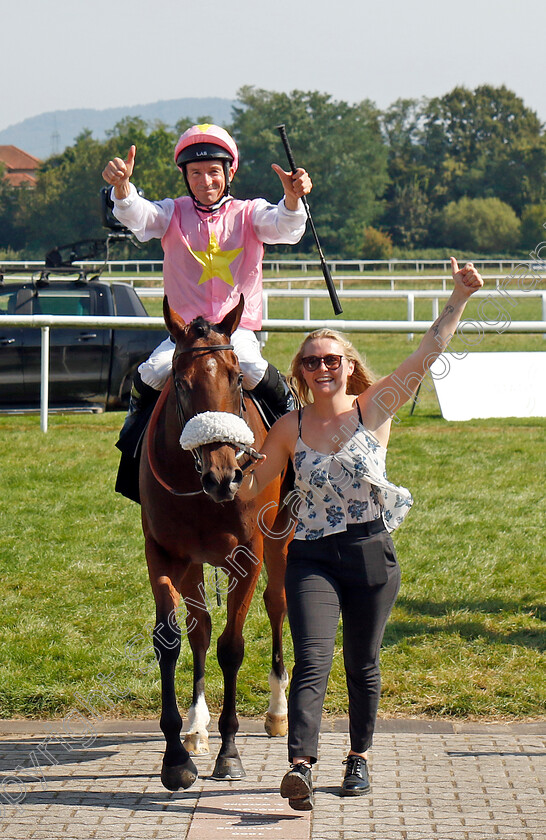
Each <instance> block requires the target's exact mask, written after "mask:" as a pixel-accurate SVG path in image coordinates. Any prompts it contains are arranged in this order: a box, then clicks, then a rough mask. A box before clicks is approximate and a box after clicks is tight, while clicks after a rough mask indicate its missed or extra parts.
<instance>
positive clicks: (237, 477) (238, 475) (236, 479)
mask: <svg viewBox="0 0 546 840" xmlns="http://www.w3.org/2000/svg"><path fill="white" fill-rule="evenodd" d="M242 480H243V471H242V470H240V469H239V468H238V467H237V469H235V470H233V482H232V483H233V484H236V485H237V487H239V486H240V485H241V482H242Z"/></svg>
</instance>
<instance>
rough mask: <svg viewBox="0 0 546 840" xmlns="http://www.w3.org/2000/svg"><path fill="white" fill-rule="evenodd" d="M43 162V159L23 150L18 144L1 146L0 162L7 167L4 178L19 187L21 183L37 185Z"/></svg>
mask: <svg viewBox="0 0 546 840" xmlns="http://www.w3.org/2000/svg"><path fill="white" fill-rule="evenodd" d="M41 163H42V161H41V160H39V159H38V158H36V157H34V156H33V155H29V154H28V153H27V152H23V150H22V149H18V148H17V146H0V164H4V166H5V168H6V171H5V173H4V178H5V180H6V181H9V182H10V184H12V185H13V186H14V187H19V186H21V184H29V185H30V186H35V184H36V176H37V172H38V168H39V166H40V164H41Z"/></svg>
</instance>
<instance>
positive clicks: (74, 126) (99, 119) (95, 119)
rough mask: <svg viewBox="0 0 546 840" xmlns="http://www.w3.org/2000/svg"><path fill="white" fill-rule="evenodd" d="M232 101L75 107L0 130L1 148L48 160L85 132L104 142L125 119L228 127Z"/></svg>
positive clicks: (170, 100)
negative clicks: (206, 121) (204, 121)
mask: <svg viewBox="0 0 546 840" xmlns="http://www.w3.org/2000/svg"><path fill="white" fill-rule="evenodd" d="M233 104H234V101H233V100H231V99H217V98H213V97H209V98H205V99H196V98H188V99H168V100H163V101H160V102H153V103H151V104H149V105H131V106H125V107H123V106H122V107H119V108H105V109H104V110H100V111H99V110H96V109H93V108H72V109H70V110H67V111H49V112H47V113H45V114H39V115H38V116H36V117H29V118H28V119H26V120H23V121H22V122H20V123H17V124H16V125H11V126H9V127H8V128H5V129H3V131H0V145H5V146H8V145H13V146H18V147H19V148H20V149H23V150H24V151H25V152H28V153H29V154H31V155H34V156H35V157H37V158H40V159H41V160H45V159H46V158H48V157H49V156H50V155H52V154H57V153H59V152H62V151H64V149H65V148H66V147H67V146H71V145H72V144H73V143H74V140H75V139H76V137H77V136H78V134H80V133H81V132H82V131H84V129H89V130H90V131H91V132H92V133H93V137H96V138H97V139H98V140H103V139H104V138H105V136H106V132H107V131H108V130H109V129H111V128H113V127H114V126H115V124H116V123H117V122H119V121H120V120H121V119H123V118H124V117H141V118H142V119H143V120H146V122H149V121H154V120H161V121H162V122H164V123H165V124H166V125H168V126H174V125H175V123H176V122H178V120H179V119H181V118H182V117H190V118H191V119H194V120H197V119H198V118H199V117H203V116H210V117H212V119H213V120H214V122H217V123H219V124H220V125H226V124H227V123H229V122H231V108H232V106H233Z"/></svg>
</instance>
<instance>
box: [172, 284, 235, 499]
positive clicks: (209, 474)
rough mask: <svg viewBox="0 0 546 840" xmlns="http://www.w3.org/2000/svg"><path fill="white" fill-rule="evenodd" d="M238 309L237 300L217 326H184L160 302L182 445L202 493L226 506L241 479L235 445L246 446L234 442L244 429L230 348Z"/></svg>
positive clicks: (198, 322)
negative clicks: (170, 340) (171, 351)
mask: <svg viewBox="0 0 546 840" xmlns="http://www.w3.org/2000/svg"><path fill="white" fill-rule="evenodd" d="M243 307H244V299H243V296H242V295H241V297H240V299H239V303H238V304H237V305H236V306H235V307H234V308H233V309H232V310H231V311H230V312H228V313H227V315H226V316H225V317H224V319H223V320H222V321H221V322H220V323H219V324H210V323H209V322H208V321H206V320H205V319H204V318H201V317H199V318H195V319H194V320H193V321H192V322H191V323H190V324H186V323H185V321H184V320H183V319H182V318H181V317H180V316H179V315H177V314H176V312H174V311H173V310H172V309H171V308H170V307H169V303H168V300H167V298H166V297H165V298H164V301H163V314H164V317H165V323H166V325H167V329H168V330H169V332H170V334H171V336H172V338H173V340H174V342H175V351H174V355H173V369H172V376H173V380H174V391H175V395H176V406H177V411H178V415H179V419H180V422H181V425H182V427H183V434H182V437H181V445H182V446H183V447H184V448H188V449H191V450H192V452H193V455H194V458H195V462H196V467H197V470H198V472H199V473H200V475H201V484H202V487H203V490H204V491H205V493H207V494H208V495H209V496H210V497H211V498H212V499H214V501H215V502H225V501H231V500H232V499H233V498H234V496H235V494H236V492H237V490H238V489H239V485H240V484H241V481H242V480H243V473H242V471H241V469H240V467H239V464H238V462H237V457H236V455H237V451H238V449H239V447H237V445H236V444H237V443H241V442H242V443H244V442H245V441H241V440H239V439H238V437H240V433H241V431H242V434H243V436H244V434H245V433H246V434H248V433H249V430H245V425H246V424H245V423H244V421H243V420H242V418H241V411H242V405H243V401H242V379H243V376H242V373H241V369H240V367H239V363H238V361H237V357H236V355H235V353H234V352H233V346H232V344H231V343H230V337H231V334H232V333H233V332H234V331H235V330H236V329H237V326H238V325H239V321H240V319H241V315H242V312H243ZM224 430H225V431H224ZM187 432H189V433H190V434H189V435H188V434H187ZM247 443H248V441H247Z"/></svg>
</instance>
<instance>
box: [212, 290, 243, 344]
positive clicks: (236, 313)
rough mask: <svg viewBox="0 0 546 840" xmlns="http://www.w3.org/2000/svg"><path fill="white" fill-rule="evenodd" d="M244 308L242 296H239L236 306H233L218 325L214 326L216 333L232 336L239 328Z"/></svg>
mask: <svg viewBox="0 0 546 840" xmlns="http://www.w3.org/2000/svg"><path fill="white" fill-rule="evenodd" d="M244 308H245V299H244V296H243V295H241V297H240V298H239V303H238V304H237V306H234V307H233V309H231V310H230V311H229V312H228V313H227V315H225V316H224V317H223V318H222V320H221V321H220V323H219V324H217V325H216V329H217V330H218V332H221V333H224V335H232V334H233V333H234V332H235V330H236V329H237V327H238V326H239V321H240V320H241V315H242V314H243V309H244Z"/></svg>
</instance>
